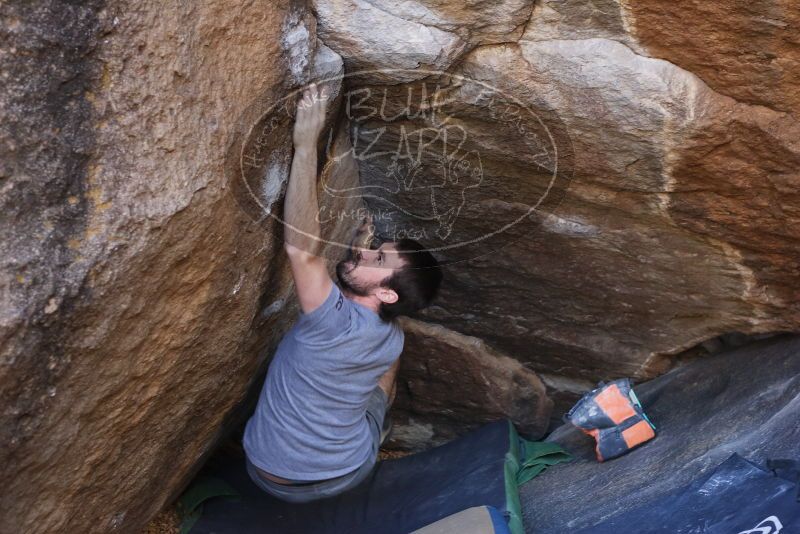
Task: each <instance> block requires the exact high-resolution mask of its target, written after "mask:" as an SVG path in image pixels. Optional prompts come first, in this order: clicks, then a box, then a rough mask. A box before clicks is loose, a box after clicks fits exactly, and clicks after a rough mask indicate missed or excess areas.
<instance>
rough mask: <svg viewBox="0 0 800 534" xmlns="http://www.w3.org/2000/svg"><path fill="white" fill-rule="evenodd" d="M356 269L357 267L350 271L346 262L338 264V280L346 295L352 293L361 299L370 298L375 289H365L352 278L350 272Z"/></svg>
mask: <svg viewBox="0 0 800 534" xmlns="http://www.w3.org/2000/svg"><path fill="white" fill-rule="evenodd" d="M353 269H355V265H354V266H353V267H352V268H350V269H348V266H347V262H346V261H340V262H339V263H337V264H336V278H338V279H339V285H340V286H341V288H342V290H344V292H345V293H351V294H353V295H356V296H359V297H368V296H369V294H370V291H372V290H373V289H374V288H373V287H363V286H361V285H359V284H358V282H356V281H355V280H353V279H352V278H351V277H350V271H352V270H353Z"/></svg>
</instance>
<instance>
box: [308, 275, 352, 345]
mask: <svg viewBox="0 0 800 534" xmlns="http://www.w3.org/2000/svg"><path fill="white" fill-rule="evenodd" d="M350 311H351V308H350V301H349V300H347V299H346V298H344V295H342V292H341V290H340V289H339V286H337V285H336V284H335V283H332V284H331V291H330V293H328V297H327V298H326V299H325V302H323V303H322V304H320V305H319V306H318V307H317V308H314V309H313V310H312V311H311V312H309V313H303V312H302V311H301V312H300V318H299V319H298V320H297V327H296V335H297V338H298V340H300V341H303V342H306V343H321V342H325V341H327V340H331V339H333V338H335V337H337V336H339V335H341V334H342V332H345V331H346V330H348V329H349V328H350Z"/></svg>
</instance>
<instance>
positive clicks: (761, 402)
mask: <svg viewBox="0 0 800 534" xmlns="http://www.w3.org/2000/svg"><path fill="white" fill-rule="evenodd" d="M635 390H636V395H637V397H639V400H640V401H641V402H642V406H643V407H644V409H645V413H647V415H648V417H649V418H650V419H651V420H652V421H653V423H654V424H655V425H656V427H657V433H658V434H657V436H656V437H655V439H653V440H652V441H649V442H647V443H646V444H644V445H642V446H641V447H639V448H637V449H634V450H633V451H631V452H629V453H628V454H626V455H624V456H620V457H619V458H615V459H613V460H609V461H606V462H603V463H598V462H597V460H596V459H595V455H594V444H593V440H592V439H591V438H590V437H589V436H587V435H585V434H583V433H581V432H580V431H579V430H578V429H576V428H575V427H573V426H572V425H564V426H563V427H561V428H559V429H558V430H556V431H555V432H553V433H552V434H551V435H550V436H549V437H548V438H547V440H548V441H555V442H557V443H559V444H561V445H562V446H563V447H565V448H566V449H567V450H568V451H570V452H571V453H572V454H573V455H574V456H575V457H576V460H575V461H574V462H572V463H569V464H562V465H559V466H556V467H553V468H552V469H548V470H547V471H546V472H545V473H543V474H542V475H541V476H539V477H537V478H535V479H533V480H531V481H530V482H529V483H528V484H525V485H524V486H522V488H521V489H520V501H521V502H522V507H523V510H524V520H525V530H526V532H536V533H540V532H541V533H549V532H552V533H560V532H572V531H577V530H579V529H582V528H587V527H591V526H593V525H596V524H597V523H599V522H601V521H603V520H604V519H606V518H609V517H612V516H614V515H616V514H618V513H620V512H624V511H627V510H631V509H633V508H636V507H637V506H640V505H643V504H646V503H650V502H658V501H659V500H660V499H661V498H663V497H665V496H666V495H668V494H670V493H671V492H673V491H676V490H678V489H679V488H681V487H683V486H684V485H686V484H688V483H689V482H691V481H692V480H695V479H697V478H700V477H701V476H702V475H703V474H704V473H706V472H708V471H709V470H711V469H713V468H715V467H716V466H717V465H719V464H721V463H722V462H723V461H725V459H726V458H728V457H729V456H730V455H731V454H732V453H734V452H736V453H738V454H740V455H742V456H744V457H745V458H747V459H749V460H752V461H753V462H755V463H757V464H760V465H764V462H765V460H766V459H767V458H771V459H776V458H794V459H797V458H798V450H797V443H798V440H800V428H799V427H798V426H797V414H798V413H800V337H798V336H796V335H793V336H790V335H782V336H776V337H772V338H770V339H765V340H761V341H759V342H757V343H754V344H751V345H748V346H745V347H741V348H739V349H735V350H733V351H727V352H723V353H721V354H717V355H714V356H712V357H709V358H707V359H704V360H700V361H696V362H693V363H691V364H689V365H687V366H684V367H681V368H679V369H675V370H673V371H671V372H669V373H667V374H665V375H663V376H661V377H659V378H657V379H654V380H651V381H649V382H646V383H644V384H641V385H638V386H636V387H635ZM599 488H602V491H598V489H599ZM588 496H591V498H588Z"/></svg>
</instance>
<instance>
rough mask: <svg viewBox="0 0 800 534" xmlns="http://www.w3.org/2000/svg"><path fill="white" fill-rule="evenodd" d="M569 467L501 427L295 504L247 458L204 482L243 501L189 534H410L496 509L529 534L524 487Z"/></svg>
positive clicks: (215, 501) (555, 452) (219, 468)
mask: <svg viewBox="0 0 800 534" xmlns="http://www.w3.org/2000/svg"><path fill="white" fill-rule="evenodd" d="M569 459H570V457H569V455H568V454H567V453H566V452H565V451H564V450H563V449H562V448H561V447H560V446H558V445H556V444H553V443H542V442H531V441H527V440H525V439H523V438H521V437H519V436H518V434H517V432H516V430H515V429H514V426H513V425H512V424H511V422H510V421H508V420H500V421H496V422H494V423H490V424H487V425H485V426H483V427H481V428H479V429H477V430H475V431H473V432H471V433H470V434H468V435H466V436H464V437H461V438H459V439H457V440H455V441H453V442H450V443H447V444H445V445H441V446H439V447H436V448H433V449H430V450H428V451H425V452H422V453H418V454H413V455H409V456H406V457H403V458H397V459H392V460H384V461H380V462H378V464H377V465H376V466H375V469H374V470H373V471H372V473H371V474H370V476H369V477H368V478H367V479H366V480H364V482H363V483H362V484H360V485H359V486H358V487H356V488H353V489H352V490H350V491H348V492H346V493H343V494H341V495H338V496H336V497H332V498H330V499H323V500H319V501H315V502H311V503H302V504H292V503H286V502H283V501H280V500H278V499H276V498H274V497H272V496H270V495H269V494H267V493H265V492H263V491H262V490H260V489H259V488H258V487H257V486H256V485H255V484H253V482H252V481H251V480H250V478H249V477H248V475H247V472H246V471H245V462H244V458H243V457H229V458H226V459H225V461H224V462H222V463H217V465H214V466H210V467H209V468H208V469H206V470H205V473H203V474H204V475H205V476H207V477H215V478H216V479H218V480H220V479H221V480H222V481H224V482H226V483H227V484H229V485H230V487H231V489H233V490H235V492H236V493H238V494H239V496H238V498H236V499H231V498H211V499H208V500H207V501H206V502H205V503H204V504H203V508H202V513H201V514H200V517H199V519H197V520H196V522H195V523H194V525H193V526H192V527H191V529H190V530H189V533H190V534H212V533H214V534H248V533H259V534H261V533H263V532H265V529H267V530H266V531H268V532H276V533H286V534H295V533H297V534H301V533H302V534H306V533H309V532H314V533H319V534H326V533H329V534H341V533H343V532H347V533H349V534H359V533H364V534H367V533H369V534H374V533H375V532H380V533H382V534H408V533H409V532H411V531H413V530H416V529H419V528H422V527H424V526H425V525H428V524H430V523H433V522H435V521H437V520H439V519H442V518H444V517H447V516H449V515H452V514H455V513H457V512H459V511H462V510H465V509H467V508H471V507H474V506H491V507H494V508H496V509H497V510H498V511H499V512H500V513H501V514H502V515H503V517H504V518H505V520H506V521H507V522H508V526H509V529H510V530H511V532H512V533H514V534H523V533H524V530H523V528H522V520H521V514H520V509H519V494H518V484H519V483H521V482H524V481H526V480H528V479H530V478H532V477H533V476H535V475H536V474H538V473H539V472H541V470H543V469H544V468H545V467H547V466H548V465H553V464H556V463H559V462H564V461H568V460H569ZM191 489H192V488H191V487H190V490H191Z"/></svg>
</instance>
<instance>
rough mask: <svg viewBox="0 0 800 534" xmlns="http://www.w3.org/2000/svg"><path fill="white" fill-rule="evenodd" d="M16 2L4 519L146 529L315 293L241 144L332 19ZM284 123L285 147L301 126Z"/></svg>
mask: <svg viewBox="0 0 800 534" xmlns="http://www.w3.org/2000/svg"><path fill="white" fill-rule="evenodd" d="M0 10H2V14H3V26H2V48H3V54H2V59H0V61H2V64H3V66H2V69H0V70H2V72H3V73H4V76H5V79H4V82H3V83H4V90H3V92H2V97H1V100H0V106H2V110H3V111H2V116H3V120H2V121H0V137H2V142H1V143H0V147H2V148H0V152H2V155H0V161H1V162H2V164H1V165H2V170H0V173H1V174H0V175H1V176H2V214H3V215H2V224H0V235H2V241H1V242H0V249H1V251H2V253H0V262H2V265H3V269H2V287H3V298H2V300H1V301H0V339H2V349H0V384H2V386H0V389H2V419H0V443H2V447H0V464H2V478H3V480H4V484H5V487H4V488H3V491H2V496H0V510H2V512H0V531H2V532H115V531H118V532H139V531H141V528H142V527H143V526H144V524H145V523H146V521H148V520H149V519H150V518H151V517H152V516H153V515H154V514H155V513H156V512H158V511H159V509H161V508H162V507H163V506H164V505H165V504H167V503H169V502H170V500H171V499H172V498H173V497H175V492H177V491H180V490H181V489H182V487H183V485H184V484H185V483H186V482H188V480H189V479H190V478H191V475H192V473H193V471H194V470H196V468H198V467H199V466H200V465H201V464H202V461H203V459H204V457H205V456H206V455H207V453H209V452H210V451H211V449H212V448H213V445H214V443H215V441H216V440H217V439H218V438H219V437H221V436H223V435H224V434H225V433H226V432H227V431H228V430H229V428H230V426H231V425H232V423H233V420H234V419H235V418H232V414H233V413H234V408H235V407H236V405H237V403H238V402H239V401H240V400H241V399H242V397H243V396H244V394H245V391H247V389H248V387H249V386H250V385H251V383H252V382H253V381H254V379H255V378H256V377H257V376H258V374H259V371H260V370H263V369H264V368H265V365H266V363H267V362H266V360H267V358H268V356H269V353H270V352H271V350H270V348H271V347H273V346H274V344H275V343H277V341H278V339H279V338H280V335H281V334H282V332H283V331H284V330H285V329H286V328H287V327H288V326H289V324H290V322H291V320H292V319H293V317H294V314H295V313H296V307H295V305H294V301H293V297H292V292H293V291H292V286H291V276H290V273H289V271H288V266H287V265H286V262H285V259H284V254H283V251H282V249H281V246H280V243H281V241H280V240H281V232H280V226H279V224H278V223H277V222H276V221H274V220H272V219H269V218H266V219H263V220H261V221H259V220H258V219H257V217H253V213H252V212H251V211H249V209H248V207H247V205H241V204H240V203H239V202H237V199H236V196H235V195H232V194H231V192H232V191H233V190H236V189H237V188H238V189H241V188H240V187H239V185H237V183H238V182H237V180H238V178H237V175H236V173H235V172H229V169H226V162H227V161H229V160H228V153H229V151H230V150H231V148H232V147H231V145H232V143H234V140H236V139H242V138H243V137H246V133H247V128H249V127H251V126H253V124H254V121H255V118H256V117H255V116H250V115H248V113H249V112H248V110H251V109H252V112H253V113H254V114H256V115H257V114H258V113H259V110H261V111H263V107H262V108H259V106H257V105H254V104H255V103H256V102H267V101H272V100H278V99H279V98H281V97H283V96H284V95H285V94H286V93H288V92H289V91H290V90H291V89H292V88H294V87H298V86H299V85H300V84H302V83H304V82H305V81H307V79H308V77H309V73H310V70H311V69H312V68H313V67H314V66H315V64H319V63H320V62H319V61H317V62H315V50H316V49H317V41H316V39H315V19H314V17H313V16H312V15H311V14H310V12H308V11H307V10H304V9H302V8H300V7H298V6H295V5H294V4H292V3H290V2H278V3H277V4H276V3H262V4H252V3H246V2H227V3H210V2H200V3H197V2H191V3H184V4H181V5H172V6H170V7H165V6H163V5H162V4H160V3H156V2H136V3H130V4H127V3H124V2H123V3H121V4H115V5H113V6H111V5H109V6H104V5H103V3H102V2H81V3H64V2H37V3H23V2H15V3H6V4H4V5H3V6H2V8H0ZM320 50H322V53H323V54H324V55H325V57H327V58H328V63H331V62H332V61H333V60H334V59H335V54H334V53H333V52H330V51H329V50H328V51H324V49H322V48H320ZM339 63H340V64H341V61H340V62H339ZM286 123H287V124H289V123H290V121H289V119H287V120H286ZM270 143H272V145H271V147H272V149H274V150H272V149H270V151H269V152H270V153H271V156H272V157H273V158H274V159H275V160H276V161H279V160H281V158H283V160H284V161H285V160H286V159H287V158H288V157H290V155H291V154H290V152H288V150H289V149H290V147H291V130H290V129H288V128H284V129H282V130H280V131H278V132H277V133H276V135H273V136H272V137H271V138H270ZM280 150H283V151H284V155H283V156H281V155H280ZM267 167H268V165H267V163H266V162H264V163H262V164H261V168H260V172H261V180H260V185H262V186H264V187H262V188H261V189H259V190H257V191H255V192H254V195H255V196H257V197H260V198H261V200H262V201H266V200H268V198H267V196H268V195H267V196H265V195H264V192H265V191H266V192H269V191H270V187H271V186H269V184H268V183H267V182H268V181H269V178H270V173H269V172H268V171H269V169H268V168H267ZM281 172H285V171H280V172H278V173H277V174H280V173H281ZM274 174H275V173H274V172H273V175H274ZM273 178H275V176H273ZM277 178H278V179H280V176H277ZM284 179H285V177H284Z"/></svg>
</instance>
